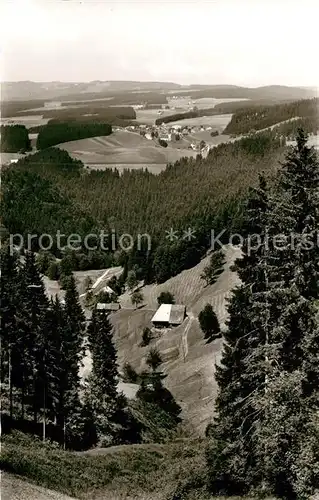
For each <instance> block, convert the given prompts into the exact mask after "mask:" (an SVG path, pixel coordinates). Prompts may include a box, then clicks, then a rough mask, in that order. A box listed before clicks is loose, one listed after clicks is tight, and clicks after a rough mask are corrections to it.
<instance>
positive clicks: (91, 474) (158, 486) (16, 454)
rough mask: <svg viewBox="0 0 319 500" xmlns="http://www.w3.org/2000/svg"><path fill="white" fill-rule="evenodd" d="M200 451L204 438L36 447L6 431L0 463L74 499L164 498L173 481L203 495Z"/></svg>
mask: <svg viewBox="0 0 319 500" xmlns="http://www.w3.org/2000/svg"><path fill="white" fill-rule="evenodd" d="M204 451H205V443H204V442H202V441H184V440H182V441H180V442H175V443H170V444H163V445H159V444H147V445H128V446H117V447H114V448H108V449H99V450H96V451H94V450H92V451H91V452H86V453H72V452H64V451H62V450H60V449H54V448H52V447H50V446H48V445H46V446H42V444H41V443H40V442H38V443H36V442H35V441H34V440H32V439H31V438H28V437H25V436H23V437H22V438H21V437H20V438H17V436H14V437H11V436H6V437H5V439H4V443H3V447H2V452H1V466H2V469H4V470H7V471H8V472H11V473H14V474H18V475H20V476H24V477H27V478H28V479H29V480H31V481H32V482H34V483H36V484H38V485H41V486H43V487H46V488H51V489H54V490H57V491H59V492H61V493H64V494H68V495H71V496H73V497H76V498H83V499H93V498H94V499H95V500H97V499H102V498H103V499H106V498H107V499H108V500H112V499H113V500H115V499H116V500H120V499H136V500H137V499H140V500H142V499H143V500H146V499H151V498H152V499H154V500H156V499H158V500H162V499H163V500H164V499H169V498H172V495H173V493H174V491H175V490H176V488H177V487H178V484H181V485H185V484H186V483H188V482H189V481H190V480H191V479H192V480H193V482H194V480H195V482H197V488H198V489H199V490H201V493H200V496H197V498H205V496H203V494H204V492H203V491H202V484H203V480H204V478H205V476H204V474H205V467H204V465H205V459H204ZM191 498H196V495H195V496H194V495H193V496H192V497H191Z"/></svg>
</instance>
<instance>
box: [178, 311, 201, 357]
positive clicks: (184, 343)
mask: <svg viewBox="0 0 319 500" xmlns="http://www.w3.org/2000/svg"><path fill="white" fill-rule="evenodd" d="M194 321H197V320H196V318H195V316H194V314H193V313H192V312H189V313H188V323H187V326H186V328H185V330H184V332H183V334H182V342H181V345H182V353H183V358H184V361H185V360H186V357H187V354H188V342H187V336H188V332H189V330H190V327H191V326H192V324H193V322H194Z"/></svg>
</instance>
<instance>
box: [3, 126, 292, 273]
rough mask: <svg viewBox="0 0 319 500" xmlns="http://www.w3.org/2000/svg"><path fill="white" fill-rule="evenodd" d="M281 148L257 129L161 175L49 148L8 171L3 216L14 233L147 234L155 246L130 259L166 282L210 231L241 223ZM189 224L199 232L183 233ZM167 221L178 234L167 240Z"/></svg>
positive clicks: (194, 257) (190, 260)
mask: <svg viewBox="0 0 319 500" xmlns="http://www.w3.org/2000/svg"><path fill="white" fill-rule="evenodd" d="M75 130H76V127H75ZM81 133H82V132H81ZM283 150H284V149H283V145H281V144H280V141H279V139H278V138H276V136H275V135H274V134H271V133H266V134H259V135H258V136H255V137H251V138H245V139H242V140H240V141H238V142H236V143H233V144H223V145H220V146H218V147H217V148H214V149H213V150H212V151H211V152H210V153H209V155H208V156H207V158H206V159H203V158H202V157H201V156H198V157H197V158H196V159H192V158H188V159H187V158H184V159H181V160H180V161H178V162H176V163H175V164H174V165H169V166H168V167H167V169H166V170H165V171H163V172H162V173H161V174H160V175H153V174H151V173H150V172H148V171H142V170H137V171H136V170H132V171H129V170H127V171H124V173H123V174H122V175H120V174H119V173H118V172H117V171H116V170H115V171H112V170H108V169H107V170H105V171H91V172H88V171H87V170H86V169H84V167H83V165H82V164H81V162H78V161H75V160H72V159H71V158H70V157H69V155H68V154H67V153H66V152H65V151H61V150H58V149H54V148H49V149H46V150H43V151H41V152H38V153H36V154H34V155H32V156H29V157H28V158H25V159H23V160H21V161H19V163H18V164H16V165H15V168H14V169H10V168H9V169H7V170H6V171H5V172H4V174H3V197H2V217H3V223H4V225H5V227H6V228H7V230H8V231H9V232H10V233H12V234H15V233H20V234H23V235H25V234H26V233H30V232H31V233H35V234H41V233H42V232H45V233H49V234H51V235H52V236H53V238H55V234H56V231H57V230H58V229H60V231H61V232H62V233H64V234H70V233H77V234H80V235H84V234H85V232H87V231H89V233H95V232H96V231H98V230H101V229H104V230H105V232H106V233H108V234H109V235H111V233H112V231H113V232H115V234H116V235H118V236H117V237H120V236H121V235H122V234H124V233H128V234H130V235H132V237H133V238H134V241H136V238H137V235H138V234H141V235H143V234H145V233H147V234H149V235H150V237H151V249H150V250H148V251H146V250H143V248H141V249H140V250H139V251H137V250H136V249H134V250H133V251H132V256H131V260H130V262H131V265H132V266H134V265H135V264H137V263H138V264H139V268H140V276H141V277H144V278H145V279H147V280H148V281H149V280H151V281H152V280H154V279H155V280H156V281H159V282H162V281H165V280H166V279H168V278H169V277H170V276H174V275H175V274H177V273H179V272H180V271H181V270H183V269H185V268H189V267H192V266H193V265H195V264H196V263H198V262H199V260H200V258H201V256H203V255H204V254H205V252H206V250H207V249H208V248H209V247H210V243H211V230H214V231H215V234H216V235H218V233H219V232H220V231H224V233H223V236H224V238H226V239H227V235H229V234H230V232H231V231H232V230H233V231H235V229H236V230H238V231H239V230H240V227H241V220H242V200H243V198H244V197H245V194H246V192H247V189H248V187H249V186H250V185H252V184H254V183H255V182H256V180H257V176H258V172H261V171H267V172H268V173H269V174H271V173H274V172H275V171H276V168H277V167H276V165H277V160H278V159H279V157H280V156H281V155H282V153H283ZM22 207H23V208H22ZM188 227H192V228H193V229H194V231H195V234H196V239H195V238H194V239H192V240H191V241H188V240H187V239H186V238H183V237H182V236H183V234H184V233H183V231H184V230H187V228H188ZM170 228H173V229H174V230H176V231H178V234H179V236H180V237H179V239H178V240H177V239H176V241H173V242H172V241H169V240H168V238H167V236H168V234H167V231H170ZM145 241H146V240H145ZM34 250H36V248H34ZM53 251H54V249H53Z"/></svg>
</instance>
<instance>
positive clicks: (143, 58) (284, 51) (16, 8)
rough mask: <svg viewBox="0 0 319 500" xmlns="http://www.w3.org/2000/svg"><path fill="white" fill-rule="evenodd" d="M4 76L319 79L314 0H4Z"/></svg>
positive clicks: (311, 82) (262, 81) (0, 15)
mask: <svg viewBox="0 0 319 500" xmlns="http://www.w3.org/2000/svg"><path fill="white" fill-rule="evenodd" d="M0 3H1V12H0V19H1V28H0V31H1V35H0V36H1V59H2V61H1V80H10V81H12V80H13V81H14V80H34V81H52V80H61V81H90V80H144V81H146V80H153V81H154V80H159V81H174V82H176V83H185V84H188V83H202V84H208V83H211V84H223V83H228V84H236V85H247V86H256V85H268V84H285V85H308V86H315V85H317V84H318V82H319V73H318V58H317V54H318V13H319V12H318V7H316V4H317V0H302V1H301V0H298V1H297V0H296V1H295V0H211V1H205V0H198V1H187V0H183V1H174V0H166V1H162V0H157V1H155V0H147V1H139V2H138V1H135V0H131V1H123V0H117V1H108V0H82V1H76V0H1V2H0Z"/></svg>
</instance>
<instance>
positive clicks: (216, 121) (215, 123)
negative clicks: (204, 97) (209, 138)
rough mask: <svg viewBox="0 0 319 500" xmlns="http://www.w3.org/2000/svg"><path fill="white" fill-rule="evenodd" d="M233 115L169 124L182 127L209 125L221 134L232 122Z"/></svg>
mask: <svg viewBox="0 0 319 500" xmlns="http://www.w3.org/2000/svg"><path fill="white" fill-rule="evenodd" d="M231 117H232V115H231V114H225V115H213V116H200V117H198V118H187V119H185V120H177V121H175V122H171V123H169V125H170V126H172V125H180V126H191V127H192V126H201V125H209V126H210V127H213V129H214V130H218V132H219V133H222V132H223V130H224V129H225V127H226V126H227V125H228V123H229V122H230V120H231Z"/></svg>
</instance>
